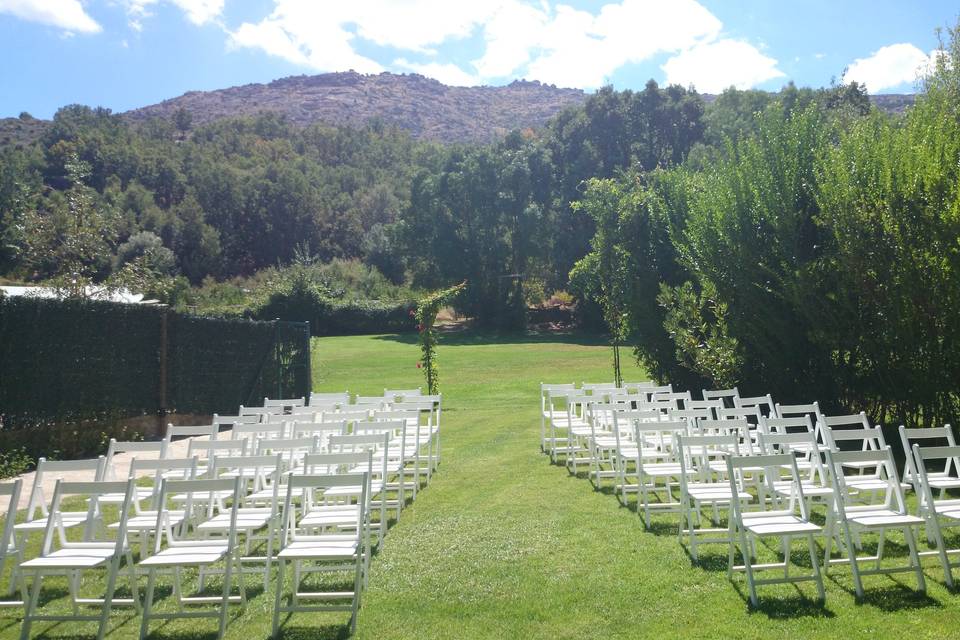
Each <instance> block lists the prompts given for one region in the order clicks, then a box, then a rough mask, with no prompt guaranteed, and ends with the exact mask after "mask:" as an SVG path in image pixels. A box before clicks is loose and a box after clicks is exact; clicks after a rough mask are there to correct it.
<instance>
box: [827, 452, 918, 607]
mask: <svg viewBox="0 0 960 640" xmlns="http://www.w3.org/2000/svg"><path fill="white" fill-rule="evenodd" d="M827 464H828V466H829V468H830V470H831V471H832V473H831V474H830V477H831V479H832V481H833V494H834V496H835V497H836V517H837V520H838V522H839V524H840V527H841V531H842V533H843V539H844V546H845V547H846V552H847V557H846V558H831V559H830V562H829V563H828V564H827V565H826V567H825V568H826V569H829V567H830V566H832V565H837V564H849V565H850V568H851V570H852V572H853V583H854V587H855V589H856V593H857V598H862V597H863V582H862V580H861V576H864V575H874V574H889V573H898V572H906V571H913V572H914V573H915V574H916V576H917V589H918V590H919V591H921V592H923V591H926V582H925V580H924V577H923V568H922V567H921V566H920V557H919V556H918V555H917V540H916V536H915V532H914V528H915V527H919V526H920V525H922V524H923V523H924V521H923V519H922V518H919V517H917V516H914V515H911V514H909V513H907V506H906V501H905V500H904V497H903V489H902V487H901V486H900V480H899V476H898V475H897V466H896V464H895V463H894V461H893V453H892V452H891V450H890V447H884V448H883V449H879V450H877V449H867V450H861V451H827ZM847 466H869V467H874V468H876V469H877V480H878V481H880V482H882V483H883V487H882V488H881V487H873V488H872V490H871V491H870V493H871V494H872V495H874V496H877V494H878V493H882V500H880V499H879V496H877V497H875V498H874V500H873V501H871V502H870V503H868V504H864V503H863V498H864V494H865V493H866V492H865V491H857V492H856V493H857V498H858V501H857V502H854V500H853V495H852V492H851V489H852V488H853V487H852V485H851V482H850V480H851V478H849V477H847V476H845V475H844V467H847ZM856 477H857V476H853V478H856ZM888 529H900V530H902V531H903V536H904V538H905V539H906V542H907V547H908V549H909V552H910V553H909V564H907V565H900V566H882V565H881V563H882V562H883V551H884V541H885V539H886V532H887V530H888ZM871 532H876V533H877V534H878V535H879V541H878V544H877V553H876V554H875V555H873V556H861V555H859V554H858V549H859V548H860V546H861V545H860V539H861V536H862V535H863V534H864V533H871ZM826 542H827V548H826V552H825V555H826V556H827V557H829V556H830V554H831V544H832V538H831V537H827V539H826ZM861 562H874V563H875V565H874V567H873V568H872V569H867V568H864V567H861V566H860V563H861Z"/></svg>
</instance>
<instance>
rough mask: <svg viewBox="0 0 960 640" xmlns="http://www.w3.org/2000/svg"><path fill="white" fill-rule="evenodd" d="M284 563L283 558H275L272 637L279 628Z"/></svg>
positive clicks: (274, 636)
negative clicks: (275, 573)
mask: <svg viewBox="0 0 960 640" xmlns="http://www.w3.org/2000/svg"><path fill="white" fill-rule="evenodd" d="M286 564H287V563H286V561H285V560H284V559H283V558H277V593H276V596H275V597H274V599H273V631H272V633H271V637H272V638H274V639H275V638H276V637H277V631H279V629H280V595H281V592H282V591H283V570H284V568H285V567H286ZM294 588H296V587H294Z"/></svg>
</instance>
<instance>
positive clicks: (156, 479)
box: [110, 456, 198, 557]
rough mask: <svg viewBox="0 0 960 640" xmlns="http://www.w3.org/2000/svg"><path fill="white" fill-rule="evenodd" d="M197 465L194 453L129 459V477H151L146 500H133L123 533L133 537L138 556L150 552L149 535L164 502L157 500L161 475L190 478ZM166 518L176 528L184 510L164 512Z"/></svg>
mask: <svg viewBox="0 0 960 640" xmlns="http://www.w3.org/2000/svg"><path fill="white" fill-rule="evenodd" d="M197 465H198V461H197V458H196V456H194V457H191V458H162V459H160V460H156V459H151V458H145V459H142V460H141V459H139V458H134V459H133V460H132V461H131V462H130V480H136V479H137V478H139V477H141V476H142V475H147V476H148V477H150V479H151V485H150V487H149V488H148V490H149V491H150V495H149V496H148V498H149V500H150V503H149V504H148V505H147V506H146V507H144V506H143V505H142V504H141V503H142V502H143V500H141V499H138V500H135V501H134V503H133V511H132V513H131V514H130V517H129V518H128V520H127V522H126V525H125V526H126V529H127V534H128V535H129V536H130V537H131V538H136V539H137V542H138V543H139V545H140V556H141V557H146V556H147V554H148V553H149V552H150V548H151V546H150V538H151V536H155V535H159V531H157V528H156V524H157V514H158V513H159V512H160V510H161V509H164V508H166V505H165V504H164V503H161V502H160V485H161V483H162V481H163V479H164V478H168V479H186V480H192V479H193V478H195V477H196V475H197ZM137 490H138V491H139V490H140V489H139V488H138V489H137ZM172 498H173V497H171V500H172ZM167 518H168V520H169V522H170V524H171V526H173V527H178V528H179V527H180V526H182V525H183V523H184V521H185V520H186V518H187V513H186V511H185V510H184V509H176V510H170V511H168V513H167ZM117 526H118V525H117V523H114V524H112V525H110V528H116V527H117Z"/></svg>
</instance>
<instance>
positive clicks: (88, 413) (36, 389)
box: [0, 298, 310, 432]
mask: <svg viewBox="0 0 960 640" xmlns="http://www.w3.org/2000/svg"><path fill="white" fill-rule="evenodd" d="M309 391H310V328H309V325H308V324H307V323H298V322H253V321H249V320H222V319H213V318H201V317H194V316H188V315H183V314H179V313H175V312H172V311H169V310H167V309H165V308H163V307H157V306H146V305H125V304H114V303H109V302H96V301H71V300H68V301H63V300H49V299H38V298H8V299H3V300H0V421H2V422H0V424H2V428H3V430H4V431H8V432H9V431H10V430H16V429H26V428H32V427H37V426H41V425H44V424H53V423H63V422H74V421H81V420H90V419H97V418H98V417H102V416H103V417H105V416H112V417H116V416H118V415H129V416H132V415H144V414H156V413H163V412H168V411H176V412H180V413H199V414H211V413H234V412H236V410H237V408H238V406H239V405H241V404H243V405H248V406H253V405H259V404H262V402H263V398H264V397H277V396H280V397H300V396H304V395H306V394H308V393H309Z"/></svg>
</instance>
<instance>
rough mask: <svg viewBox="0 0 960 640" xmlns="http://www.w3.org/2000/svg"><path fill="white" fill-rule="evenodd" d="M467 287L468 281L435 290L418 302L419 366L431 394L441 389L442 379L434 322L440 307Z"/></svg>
mask: <svg viewBox="0 0 960 640" xmlns="http://www.w3.org/2000/svg"><path fill="white" fill-rule="evenodd" d="M466 288H467V283H466V281H463V282H461V283H460V284H458V285H456V286H453V287H450V288H449V289H443V290H441V291H435V292H434V293H431V294H430V295H428V296H427V297H425V298H422V299H421V300H420V301H419V302H418V303H417V311H416V314H415V317H416V320H417V330H418V331H419V332H420V353H421V355H420V361H419V362H418V363H417V366H418V367H420V368H421V369H423V375H424V377H425V378H426V380H427V389H429V393H430V394H431V395H433V394H435V393H437V392H438V391H439V390H440V380H439V376H438V367H437V354H436V351H437V335H436V332H435V331H434V329H433V323H434V322H436V320H437V314H438V313H439V312H440V309H442V308H443V307H445V306H447V305H449V304H450V303H451V302H453V300H454V299H455V298H456V297H457V296H458V295H459V294H460V292H461V291H463V290H464V289H466Z"/></svg>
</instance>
